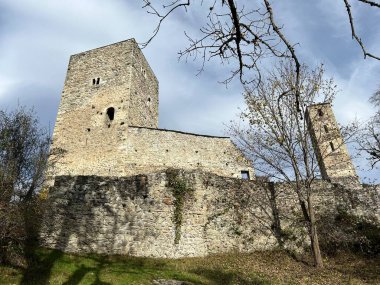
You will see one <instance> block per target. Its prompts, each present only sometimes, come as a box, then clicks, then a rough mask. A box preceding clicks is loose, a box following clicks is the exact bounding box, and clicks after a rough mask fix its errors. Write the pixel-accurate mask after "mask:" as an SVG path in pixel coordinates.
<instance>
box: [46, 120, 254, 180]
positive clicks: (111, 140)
mask: <svg viewBox="0 0 380 285" xmlns="http://www.w3.org/2000/svg"><path fill="white" fill-rule="evenodd" d="M99 137H101V138H102V142H101V143H99V141H98V139H97V138H99ZM65 150H66V152H65V153H64V154H63V156H62V157H60V158H59V163H58V164H57V165H55V167H54V168H53V167H51V173H54V176H57V175H94V174H95V175H98V176H130V175H137V174H144V173H152V172H155V171H158V170H160V169H165V168H168V167H174V168H183V169H187V170H190V169H199V170H206V171H209V172H213V173H215V174H218V175H222V176H227V177H241V171H248V173H249V176H250V177H251V179H253V178H254V172H253V168H252V166H251V162H250V161H249V160H248V159H246V158H245V157H244V156H243V154H242V153H241V151H240V150H239V149H238V148H237V147H236V146H235V145H234V144H233V143H232V142H231V140H230V139H229V138H226V137H213V136H202V135H197V134H190V133H183V132H178V131H170V130H162V129H150V128H143V127H127V126H126V125H116V124H115V125H111V126H110V128H106V129H97V128H94V129H91V131H90V132H88V131H86V136H84V137H83V136H82V137H77V138H76V143H75V144H74V142H73V144H67V146H66V149H65ZM51 165H52V164H51Z"/></svg>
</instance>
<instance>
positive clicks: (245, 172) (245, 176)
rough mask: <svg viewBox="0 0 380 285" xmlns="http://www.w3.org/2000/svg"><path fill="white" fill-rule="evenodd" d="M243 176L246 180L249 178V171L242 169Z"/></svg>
mask: <svg viewBox="0 0 380 285" xmlns="http://www.w3.org/2000/svg"><path fill="white" fill-rule="evenodd" d="M241 178H242V179H244V180H249V171H247V170H242V171H241Z"/></svg>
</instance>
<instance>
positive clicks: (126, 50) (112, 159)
mask: <svg viewBox="0 0 380 285" xmlns="http://www.w3.org/2000/svg"><path fill="white" fill-rule="evenodd" d="M127 126H139V127H148V128H157V127H158V81H157V79H156V77H155V75H154V73H153V71H152V70H151V68H150V67H149V64H148V63H147V61H146V60H145V58H144V56H143V54H142V52H141V50H140V49H139V47H138V45H137V43H136V42H135V40H134V39H130V40H126V41H122V42H119V43H116V44H112V45H108V46H104V47H100V48H96V49H93V50H90V51H86V52H82V53H79V54H75V55H72V56H71V58H70V62H69V66H68V69H67V75H66V80H65V84H64V88H63V91H62V98H61V102H60V106H59V111H58V115H57V121H56V124H55V128H54V134H53V146H52V148H53V149H54V148H59V149H63V150H64V151H65V158H64V161H63V162H62V163H60V170H59V171H58V174H76V175H78V174H79V175H81V174H99V175H118V174H119V173H118V172H115V169H116V167H115V166H116V165H117V164H118V163H119V164H120V163H122V160H123V157H122V155H121V153H120V148H121V143H122V142H123V141H125V140H126V139H127V138H126V133H127V132H126V127H127ZM65 165H66V166H67V167H65ZM65 168H66V170H67V171H65Z"/></svg>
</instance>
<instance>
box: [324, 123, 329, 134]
mask: <svg viewBox="0 0 380 285" xmlns="http://www.w3.org/2000/svg"><path fill="white" fill-rule="evenodd" d="M323 128H324V129H325V133H328V132H329V128H328V127H327V126H326V125H323Z"/></svg>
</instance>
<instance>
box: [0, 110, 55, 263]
mask: <svg viewBox="0 0 380 285" xmlns="http://www.w3.org/2000/svg"><path fill="white" fill-rule="evenodd" d="M49 145H50V138H49V134H48V132H46V131H45V130H43V129H41V128H40V127H39V123H38V120H37V119H36V117H35V114H34V113H33V112H32V111H30V110H26V109H25V108H22V107H19V108H18V109H16V110H15V111H13V112H5V111H2V110H0V262H1V261H2V260H3V261H4V260H5V261H14V260H7V259H14V258H13V257H12V255H13V254H14V253H15V252H22V251H23V248H24V246H25V242H27V240H28V239H31V238H35V236H32V235H34V234H35V233H36V232H35V231H34V230H35V225H36V223H37V220H38V219H37V216H36V215H35V214H37V213H36V212H35V211H36V207H35V206H36V203H35V201H36V199H35V198H36V194H37V192H38V190H39V189H41V187H42V184H43V181H44V172H45V169H46V162H47V157H48V151H49ZM37 215H38V214H37ZM9 255H11V257H9Z"/></svg>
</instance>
